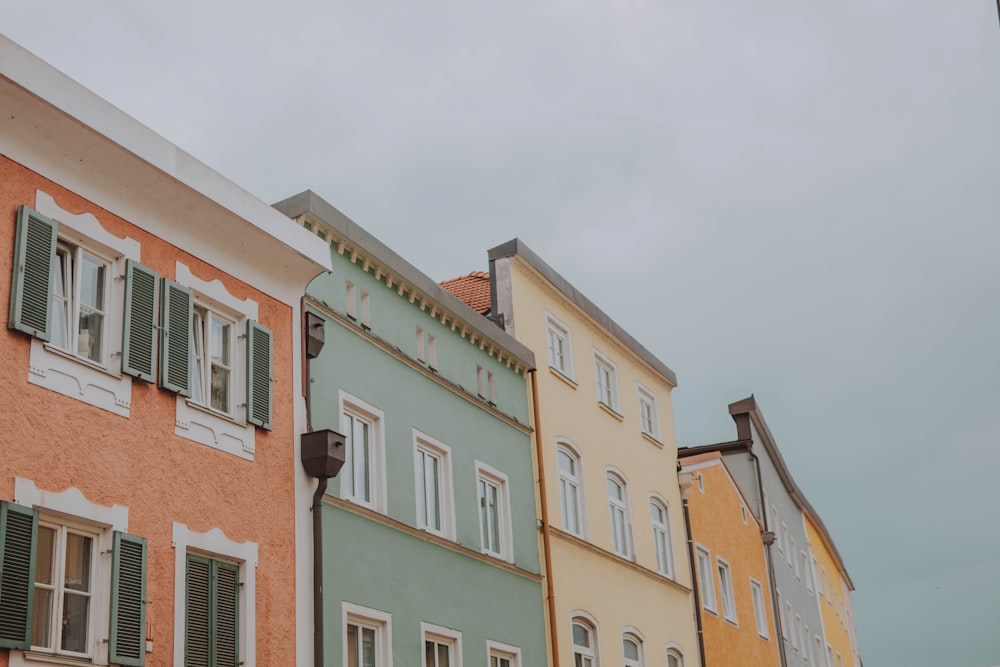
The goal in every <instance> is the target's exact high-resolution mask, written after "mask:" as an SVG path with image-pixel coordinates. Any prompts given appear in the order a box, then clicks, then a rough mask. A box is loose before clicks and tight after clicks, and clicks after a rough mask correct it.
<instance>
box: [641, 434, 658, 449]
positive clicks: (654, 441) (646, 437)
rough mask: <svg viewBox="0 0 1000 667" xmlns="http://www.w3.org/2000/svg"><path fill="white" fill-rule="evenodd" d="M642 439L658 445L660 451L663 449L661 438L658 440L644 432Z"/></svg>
mask: <svg viewBox="0 0 1000 667" xmlns="http://www.w3.org/2000/svg"><path fill="white" fill-rule="evenodd" d="M642 437H643V438H645V439H646V440H648V441H649V442H651V443H652V444H654V445H656V446H657V447H659V448H660V449H663V442H661V441H660V439H659V438H656V437H654V436H652V435H650V434H649V433H646V432H645V431H643V432H642Z"/></svg>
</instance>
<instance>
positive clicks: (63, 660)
mask: <svg viewBox="0 0 1000 667" xmlns="http://www.w3.org/2000/svg"><path fill="white" fill-rule="evenodd" d="M18 655H19V653H18V652H17V651H11V653H10V667H20V666H21V665H27V664H32V663H44V664H48V665H77V666H79V665H95V664H97V665H101V664H105V665H106V664H107V663H101V662H95V661H94V659H93V658H77V657H74V656H69V655H57V654H55V653H45V652H43V651H23V652H20V657H21V660H18V659H17V656H18Z"/></svg>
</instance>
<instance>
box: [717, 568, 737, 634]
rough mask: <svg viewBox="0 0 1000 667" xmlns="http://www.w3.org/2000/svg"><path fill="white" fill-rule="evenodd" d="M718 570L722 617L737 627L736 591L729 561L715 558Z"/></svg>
mask: <svg viewBox="0 0 1000 667" xmlns="http://www.w3.org/2000/svg"><path fill="white" fill-rule="evenodd" d="M715 563H716V566H717V567H718V570H719V593H720V597H721V598H722V616H723V618H725V619H726V620H727V621H729V622H730V623H732V624H733V625H738V624H739V622H738V621H737V619H736V591H734V590H733V568H732V567H731V566H730V564H729V561H727V560H726V559H724V558H722V557H721V556H716V557H715Z"/></svg>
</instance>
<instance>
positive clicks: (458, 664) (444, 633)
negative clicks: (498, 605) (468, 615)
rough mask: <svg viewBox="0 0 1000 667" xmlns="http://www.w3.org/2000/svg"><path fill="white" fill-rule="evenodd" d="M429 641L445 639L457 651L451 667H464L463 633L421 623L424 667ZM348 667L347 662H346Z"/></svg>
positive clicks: (421, 661)
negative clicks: (426, 646) (426, 644)
mask: <svg viewBox="0 0 1000 667" xmlns="http://www.w3.org/2000/svg"><path fill="white" fill-rule="evenodd" d="M428 639H431V640H441V639H443V640H444V641H443V642H439V643H444V644H451V645H452V646H453V647H454V649H455V654H454V655H453V656H451V658H452V659H451V662H450V666H449V667H462V633H461V632H460V631H458V630H454V629H452V628H446V627H444V626H443V625H434V624H433V623H427V622H425V621H420V656H421V657H420V663H421V665H422V666H423V667H427V666H426V665H424V664H423V663H424V642H425V641H427V640H428ZM344 664H345V665H346V664H347V662H346V661H345V662H344Z"/></svg>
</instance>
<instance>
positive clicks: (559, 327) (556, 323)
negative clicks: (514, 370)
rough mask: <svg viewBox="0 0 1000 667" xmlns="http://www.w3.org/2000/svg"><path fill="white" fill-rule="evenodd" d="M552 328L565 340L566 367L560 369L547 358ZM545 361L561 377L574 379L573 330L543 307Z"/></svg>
mask: <svg viewBox="0 0 1000 667" xmlns="http://www.w3.org/2000/svg"><path fill="white" fill-rule="evenodd" d="M550 330H554V331H555V332H556V333H557V334H561V336H562V338H563V339H564V340H565V341H566V346H565V347H566V349H565V350H564V354H565V356H566V368H565V369H562V368H559V367H558V366H554V365H553V364H552V360H551V359H549V331H550ZM545 361H546V363H548V365H549V368H551V369H553V370H554V371H556V372H557V373H559V374H560V375H562V376H563V377H565V378H567V379H568V380H572V381H575V380H576V369H575V365H574V363H573V361H574V360H573V331H572V330H571V329H570V328H569V326H567V325H566V324H565V323H564V322H563V321H562V320H560V319H559V318H558V317H556V316H555V315H553V314H552V313H551V312H549V310H548V309H545Z"/></svg>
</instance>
